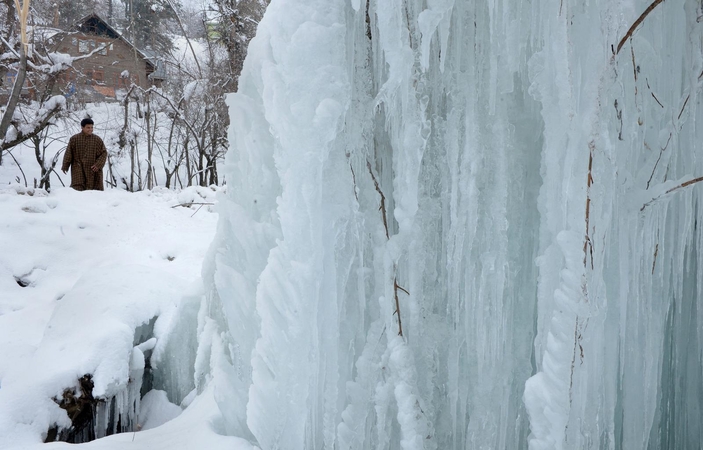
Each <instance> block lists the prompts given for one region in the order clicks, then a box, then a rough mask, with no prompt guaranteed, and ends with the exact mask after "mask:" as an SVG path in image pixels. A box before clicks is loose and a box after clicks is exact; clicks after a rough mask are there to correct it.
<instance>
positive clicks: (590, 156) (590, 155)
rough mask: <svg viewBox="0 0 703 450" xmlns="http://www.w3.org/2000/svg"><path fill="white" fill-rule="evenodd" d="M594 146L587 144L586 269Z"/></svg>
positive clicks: (584, 258)
mask: <svg viewBox="0 0 703 450" xmlns="http://www.w3.org/2000/svg"><path fill="white" fill-rule="evenodd" d="M595 149H596V145H595V143H594V142H593V141H591V142H589V143H588V177H587V179H586V236H585V239H584V241H583V267H584V268H585V267H586V261H587V259H588V247H589V246H591V255H593V243H592V242H591V238H590V232H589V223H590V220H591V185H592V184H593V153H594V152H595ZM591 269H593V257H591Z"/></svg>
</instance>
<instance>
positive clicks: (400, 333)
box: [350, 159, 410, 337]
mask: <svg viewBox="0 0 703 450" xmlns="http://www.w3.org/2000/svg"><path fill="white" fill-rule="evenodd" d="M350 167H351V166H350ZM366 167H367V168H368V169H369V174H370V175H371V179H372V180H373V185H374V187H375V188H376V192H378V195H380V196H381V205H380V206H379V207H378V209H379V211H381V217H382V218H383V227H384V228H385V231H386V239H390V238H391V237H390V233H389V231H388V219H387V218H386V214H387V212H386V196H385V195H383V191H381V186H380V185H379V184H378V180H377V179H376V175H374V173H373V169H372V168H371V162H370V161H369V160H368V159H367V160H366ZM352 177H353V178H354V183H356V175H355V174H354V169H352ZM355 195H356V193H355ZM397 269H398V266H397V265H396V264H393V273H394V276H393V297H394V299H395V311H394V312H393V314H395V315H397V316H398V336H401V337H402V336H403V321H402V319H401V318H400V300H399V299H398V291H399V290H401V291H403V292H405V293H406V294H408V295H410V292H408V290H407V289H405V288H403V287H401V286H400V285H399V284H398V276H397V275H395V274H396V273H397Z"/></svg>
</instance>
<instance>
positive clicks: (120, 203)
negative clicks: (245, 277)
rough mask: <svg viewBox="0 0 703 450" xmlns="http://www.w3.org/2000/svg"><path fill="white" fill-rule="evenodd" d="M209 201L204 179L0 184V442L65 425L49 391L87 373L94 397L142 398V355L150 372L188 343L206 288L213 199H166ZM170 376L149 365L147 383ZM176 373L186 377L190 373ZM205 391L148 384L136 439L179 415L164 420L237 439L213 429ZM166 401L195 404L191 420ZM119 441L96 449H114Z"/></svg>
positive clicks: (193, 434) (22, 440) (12, 443)
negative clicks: (182, 184) (35, 186)
mask: <svg viewBox="0 0 703 450" xmlns="http://www.w3.org/2000/svg"><path fill="white" fill-rule="evenodd" d="M214 200H215V192H214V191H213V190H211V189H206V188H190V189H188V190H186V191H183V192H180V193H176V192H173V191H167V190H154V191H152V192H140V193H134V194H133V193H128V192H125V191H119V190H108V191H105V192H83V193H80V192H75V191H73V190H71V189H68V188H58V189H55V190H54V191H53V192H52V193H51V194H47V193H46V192H44V191H39V190H37V191H36V192H34V191H31V190H30V191H28V190H26V189H24V188H22V187H20V186H18V185H13V186H10V187H8V188H3V189H2V190H0V211H1V213H0V230H2V232H1V233H0V249H2V251H1V252H0V448H25V446H27V445H30V446H31V445H33V443H39V442H41V440H42V439H43V437H44V436H45V434H46V432H47V430H48V429H49V428H50V427H51V426H52V425H53V424H58V425H70V421H68V419H67V416H66V413H65V412H64V411H63V410H62V409H60V408H59V407H58V406H57V404H56V403H55V402H54V401H53V400H52V398H59V399H60V398H61V397H60V396H61V395H62V393H63V391H64V389H66V388H69V387H73V386H74V385H75V384H76V383H77V380H78V379H79V378H80V377H82V376H83V375H84V374H92V381H93V383H94V388H93V392H92V393H93V395H94V396H96V397H104V398H109V397H111V396H115V395H117V396H118V403H119V401H120V399H122V400H121V401H122V402H127V401H129V398H128V397H129V396H130V395H131V396H132V397H134V398H138V397H139V395H138V391H139V386H136V385H135V384H134V383H133V381H134V380H135V379H136V378H137V375H139V374H140V373H143V370H144V353H146V352H150V353H152V354H153V356H152V362H153V364H152V365H153V366H154V367H155V369H154V370H155V372H157V373H158V371H159V367H162V368H164V370H166V368H170V367H172V366H173V363H171V362H169V359H171V358H173V355H171V354H169V351H170V350H169V345H172V346H173V345H174V344H178V343H179V342H180V343H184V342H187V341H186V340H185V339H184V338H182V337H181V336H179V335H178V332H179V331H181V330H182V329H181V328H179V323H180V322H183V321H184V317H186V314H187V312H188V311H189V309H192V308H191V306H192V303H193V302H194V301H195V302H196V303H197V298H198V297H199V296H200V295H202V293H201V292H202V284H201V281H200V268H201V262H202V259H203V257H204V254H205V252H206V249H207V246H208V244H209V242H210V240H211V239H212V236H213V233H214V225H215V221H216V214H213V212H212V211H213V209H212V208H213V207H212V206H209V205H204V206H198V205H193V206H192V207H191V208H188V207H180V206H177V207H175V208H174V207H173V206H175V205H179V204H182V203H189V202H194V201H195V202H203V203H206V202H207V203H213V202H214ZM198 208H201V209H198ZM193 299H195V300H193ZM153 318H157V319H156V321H155V323H154V322H153V321H152V319H153ZM192 320H193V322H194V321H195V320H196V319H195V317H193V318H192ZM150 321H152V322H151V326H152V328H153V329H149V324H150ZM145 327H146V328H145ZM192 327H193V328H194V327H195V324H194V323H193V325H192ZM135 331H136V333H135ZM152 336H153V338H152V339H149V338H150V337H152ZM179 340H180V341H179ZM140 343H141V345H139V346H137V347H134V344H140ZM176 346H178V345H176ZM181 350H182V349H181ZM193 371H194V368H193V367H191V368H190V372H191V373H192V372H193ZM173 376H177V373H169V374H167V375H162V376H161V377H159V376H158V375H155V382H154V384H155V387H156V385H157V384H159V383H160V384H161V385H162V388H167V387H168V386H173V385H175V384H174V383H171V384H169V382H167V381H160V380H166V378H169V377H173ZM180 382H181V384H187V377H186V380H185V381H184V380H180ZM192 383H193V382H192V375H191V384H192ZM176 384H177V383H176ZM194 387H195V386H193V385H192V386H190V388H183V387H182V388H181V390H183V389H186V390H191V389H193V388H194ZM130 389H131V390H133V391H134V390H136V392H131V393H130V392H129V390H130ZM207 389H208V390H206V389H205V388H203V389H201V392H205V394H206V395H204V396H201V397H197V398H196V399H195V401H193V397H194V395H195V394H196V392H193V393H192V394H191V395H190V397H189V398H188V399H187V400H186V401H183V400H184V399H183V398H182V397H184V395H183V393H177V392H176V391H177V390H174V391H173V392H171V393H170V394H171V397H172V398H171V399H168V400H167V399H166V393H165V392H163V391H151V392H150V393H149V394H148V395H147V396H146V397H145V399H144V402H143V405H142V406H143V408H141V411H140V408H139V406H137V408H136V410H135V411H134V416H135V417H134V420H135V423H136V425H137V426H138V427H139V428H142V429H144V430H147V429H149V428H151V430H148V431H143V432H140V433H138V434H139V437H138V438H133V439H134V440H135V442H141V440H140V439H142V437H141V436H142V433H143V434H144V438H143V439H144V441H145V444H144V445H145V446H144V448H159V447H156V446H154V444H153V440H156V441H162V440H163V438H161V437H159V433H160V431H158V430H160V429H161V428H158V427H157V426H158V425H159V424H160V423H162V422H164V421H166V420H168V419H171V418H174V417H176V420H177V421H181V422H183V421H188V422H189V425H188V427H184V426H183V425H169V426H170V427H172V428H175V429H178V430H180V432H181V433H183V434H187V435H188V439H190V440H191V441H190V442H196V441H203V442H209V441H208V437H210V438H212V440H213V442H212V445H214V447H211V448H217V445H222V446H223V447H227V448H237V447H236V440H232V439H227V438H218V437H217V436H216V432H215V431H214V430H215V428H216V427H215V426H214V425H212V422H216V421H217V416H218V415H217V410H216V409H213V408H209V407H207V406H204V405H207V404H208V402H210V403H212V388H207ZM186 393H187V392H186ZM120 396H121V397H120ZM208 399H209V400H208ZM169 400H170V401H171V402H176V403H179V404H181V405H182V406H186V405H188V404H189V403H191V402H192V404H193V408H201V409H200V411H201V412H200V413H198V414H195V416H197V417H198V420H195V421H194V420H193V418H192V417H190V418H189V416H193V415H194V414H193V413H188V414H184V418H183V419H181V418H180V416H179V414H180V411H181V409H182V408H181V407H179V406H177V405H174V404H173V403H170V402H169ZM197 405H200V406H197ZM120 407H122V408H125V409H129V405H127V404H124V405H119V404H118V408H120ZM202 408H205V409H208V412H207V413H202ZM177 416H178V417H177ZM186 430H189V431H186ZM167 432H168V433H169V434H170V435H171V434H174V432H173V430H171V431H167ZM176 434H177V433H176ZM148 436H151V437H148ZM154 436H156V437H154ZM119 439H121V438H119V437H118V438H113V440H112V441H110V440H108V441H106V442H113V444H112V445H114V447H110V445H111V444H100V445H101V447H100V448H121V444H120V443H119ZM131 439H132V437H130V440H131ZM188 439H184V438H180V439H179V440H180V441H181V442H183V445H185V447H181V448H189V445H187V442H189V441H188ZM150 440H151V441H150ZM149 442H151V443H149ZM106 446H107V447H106ZM168 446H169V448H174V447H173V445H172V444H169V445H168ZM164 448H165V447H164ZM242 448H246V446H245V447H242Z"/></svg>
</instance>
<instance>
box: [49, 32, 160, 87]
mask: <svg viewBox="0 0 703 450" xmlns="http://www.w3.org/2000/svg"><path fill="white" fill-rule="evenodd" d="M101 45H105V46H106V47H105V49H104V50H102V51H99V52H96V53H95V54H93V55H92V56H90V57H88V58H85V59H82V60H79V61H76V62H74V64H73V67H74V69H75V70H72V71H69V72H68V73H66V74H64V75H63V76H62V77H61V79H60V80H59V82H58V83H57V86H56V88H57V90H59V91H61V92H63V93H65V94H67V95H69V96H70V95H72V94H73V93H75V92H77V91H78V90H80V91H82V92H87V93H89V94H91V93H95V94H96V95H101V96H104V97H107V98H114V97H115V91H116V90H117V89H120V88H122V89H124V88H128V87H129V86H130V82H129V80H128V79H126V78H123V77H122V76H121V75H122V73H123V72H124V71H125V70H126V71H128V72H129V75H130V78H131V80H132V82H133V83H135V84H137V85H139V86H141V87H142V88H144V89H147V88H148V87H150V86H151V85H152V83H151V81H150V80H149V79H148V78H147V75H148V74H149V73H151V71H152V70H153V69H152V67H151V65H150V64H148V63H147V61H146V60H144V58H142V57H141V56H140V55H139V54H135V52H134V49H133V47H131V46H130V45H128V44H127V43H126V42H125V41H123V40H122V39H111V38H109V37H107V36H98V35H94V34H86V33H80V32H75V33H70V34H68V35H65V36H63V37H62V38H61V40H60V41H59V42H58V43H57V44H56V47H55V48H56V51H58V52H61V53H67V54H69V55H71V56H80V55H85V54H87V53H90V52H91V51H93V50H95V49H96V48H98V47H100V46H101Z"/></svg>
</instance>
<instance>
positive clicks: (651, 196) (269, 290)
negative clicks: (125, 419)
mask: <svg viewBox="0 0 703 450" xmlns="http://www.w3.org/2000/svg"><path fill="white" fill-rule="evenodd" d="M701 8H702V5H701V2H700V1H699V0H669V1H667V2H662V1H661V0H655V1H654V2H653V3H652V2H650V0H647V1H642V0H626V1H619V2H613V1H600V0H590V1H581V0H559V1H555V0H532V1H525V0H511V1H499V0H477V1H468V0H427V1H424V0H367V1H366V2H362V1H361V0H306V1H302V0H285V1H284V0H272V2H271V4H270V6H269V8H268V10H267V12H266V15H265V17H264V19H263V20H262V22H261V24H260V26H259V30H258V34H257V36H256V38H255V39H254V40H253V41H252V43H251V45H250V48H249V55H248V57H247V60H246V63H245V66H244V72H243V74H242V77H241V79H240V83H239V92H238V93H237V94H234V95H232V96H231V97H230V98H229V105H230V111H231V127H230V133H229V138H230V144H231V148H230V151H229V153H228V155H227V164H226V169H225V171H226V177H227V181H228V186H229V188H228V191H227V194H226V198H223V199H222V202H221V207H220V223H219V228H218V234H217V238H216V240H215V242H214V244H213V245H212V247H211V250H210V254H209V258H208V261H207V263H206V266H205V268H204V277H205V279H206V283H207V284H208V286H209V288H208V300H207V302H206V304H204V306H203V308H202V309H201V313H200V317H199V328H198V333H199V340H200V345H201V351H200V352H199V353H198V358H197V360H196V366H197V367H198V368H199V369H198V372H197V373H196V374H195V375H196V376H195V382H196V385H198V386H201V387H202V386H204V380H206V379H212V380H213V383H215V389H216V398H218V400H219V406H220V409H221V410H222V411H223V412H224V413H225V416H226V419H227V427H228V429H227V431H228V432H230V433H233V434H236V435H238V436H242V437H245V438H248V439H250V440H252V441H253V442H255V443H256V444H257V445H258V446H260V447H261V448H262V449H263V450H273V449H282V450H283V449H285V450H288V449H290V450H302V449H309V450H312V449H330V450H331V449H340V450H342V449H344V450H348V449H404V450H410V449H430V450H431V449H438V450H448V449H465V448H466V449H525V448H530V449H586V448H593V449H645V448H649V449H693V448H699V446H700V443H701V442H703V433H702V430H703V427H702V426H701V424H702V423H703V376H702V375H703V374H702V371H703V307H699V306H698V301H699V300H703V276H702V275H703V251H701V250H700V247H701V246H702V245H703V239H702V238H703V234H702V233H701V231H700V230H699V229H698V223H701V221H702V220H703V217H702V216H703V208H702V206H703V205H702V201H703V183H698V181H699V180H698V177H703V148H702V146H703V127H699V126H698V125H699V124H703V109H699V108H698V107H699V106H701V88H702V82H703V54H702V48H703V28H702V27H703V23H700V22H701V20H702V17H703V11H702V10H701ZM702 306H703V305H702ZM202 348H206V350H207V351H202Z"/></svg>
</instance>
